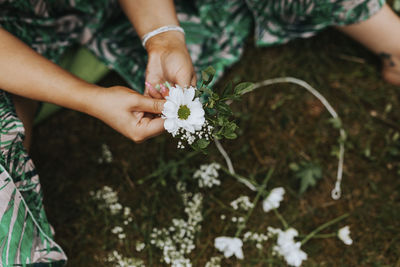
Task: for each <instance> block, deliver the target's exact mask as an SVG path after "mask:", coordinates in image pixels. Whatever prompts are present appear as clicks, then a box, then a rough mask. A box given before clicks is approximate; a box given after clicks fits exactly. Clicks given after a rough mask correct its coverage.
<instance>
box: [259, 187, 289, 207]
mask: <svg viewBox="0 0 400 267" xmlns="http://www.w3.org/2000/svg"><path fill="white" fill-rule="evenodd" d="M284 194H285V189H284V188H283V187H277V188H274V189H272V190H271V193H269V195H268V197H267V198H266V199H264V201H263V209H264V211H265V212H268V211H270V210H272V209H277V208H279V205H280V203H281V201H282V200H283V195H284Z"/></svg>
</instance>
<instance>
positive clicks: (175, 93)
mask: <svg viewBox="0 0 400 267" xmlns="http://www.w3.org/2000/svg"><path fill="white" fill-rule="evenodd" d="M195 90H196V88H194V87H192V86H190V87H189V88H185V89H183V88H182V87H180V86H179V85H175V87H170V88H169V96H167V97H165V99H166V100H167V101H166V102H165V104H164V109H163V111H162V114H163V118H164V119H165V121H164V128H165V129H166V130H167V131H168V132H169V133H172V135H173V136H175V135H176V134H177V132H178V129H180V128H183V129H185V130H186V131H188V132H190V133H194V132H195V131H196V130H200V129H201V128H202V126H203V124H204V122H205V118H204V109H203V106H202V104H201V103H200V100H199V98H195V99H194V96H195Z"/></svg>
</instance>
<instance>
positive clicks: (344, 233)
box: [338, 225, 353, 245]
mask: <svg viewBox="0 0 400 267" xmlns="http://www.w3.org/2000/svg"><path fill="white" fill-rule="evenodd" d="M338 237H339V239H340V240H342V241H343V243H345V244H346V245H351V244H353V240H352V239H351V237H350V227H349V226H348V225H346V226H345V227H342V228H340V229H339V232H338Z"/></svg>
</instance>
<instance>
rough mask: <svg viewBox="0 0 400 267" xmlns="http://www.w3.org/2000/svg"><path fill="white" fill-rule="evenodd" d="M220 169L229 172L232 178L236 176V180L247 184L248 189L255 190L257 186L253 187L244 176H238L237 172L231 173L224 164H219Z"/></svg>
mask: <svg viewBox="0 0 400 267" xmlns="http://www.w3.org/2000/svg"><path fill="white" fill-rule="evenodd" d="M221 170H223V171H224V172H225V173H227V174H229V175H230V176H232V177H233V178H236V180H238V182H240V183H242V184H244V185H245V186H247V187H248V188H249V189H250V190H252V191H257V187H255V186H254V185H253V184H252V183H251V182H249V181H248V180H247V179H246V178H245V177H242V176H240V175H239V174H236V173H232V172H230V171H229V170H228V169H226V168H225V167H224V166H221Z"/></svg>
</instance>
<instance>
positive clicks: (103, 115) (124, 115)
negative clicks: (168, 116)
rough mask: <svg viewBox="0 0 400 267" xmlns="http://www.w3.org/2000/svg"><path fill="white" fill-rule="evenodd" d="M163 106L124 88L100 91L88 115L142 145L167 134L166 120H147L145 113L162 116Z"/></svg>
mask: <svg viewBox="0 0 400 267" xmlns="http://www.w3.org/2000/svg"><path fill="white" fill-rule="evenodd" d="M164 102H165V101H164V100H159V99H153V98H151V97H148V96H143V95H141V94H139V93H137V92H135V91H133V90H131V89H129V88H126V87H123V86H113V87H110V88H100V87H99V88H98V89H97V92H96V94H95V96H94V97H93V99H92V100H91V103H90V106H89V107H88V110H87V113H88V114H89V115H92V116H94V117H97V118H98V119H100V120H102V121H103V122H105V123H106V124H108V125H109V126H111V127H112V128H114V129H115V130H117V131H118V132H120V133H122V134H123V135H125V136H126V137H128V138H130V139H132V140H133V141H135V142H142V141H144V140H146V139H147V138H150V137H153V136H156V135H159V134H160V133H162V132H163V131H164V120H163V119H161V118H160V117H158V116H145V112H148V113H152V114H160V113H161V112H162V109H163V105H164ZM153 117H154V118H153Z"/></svg>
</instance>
